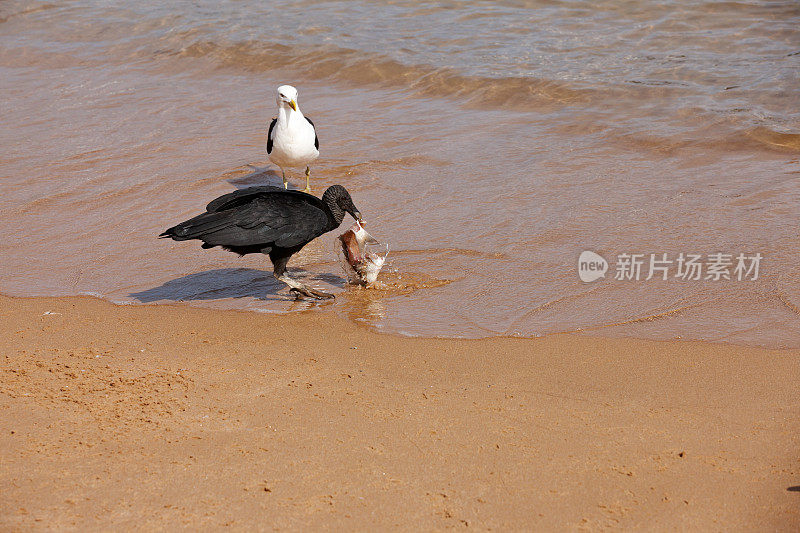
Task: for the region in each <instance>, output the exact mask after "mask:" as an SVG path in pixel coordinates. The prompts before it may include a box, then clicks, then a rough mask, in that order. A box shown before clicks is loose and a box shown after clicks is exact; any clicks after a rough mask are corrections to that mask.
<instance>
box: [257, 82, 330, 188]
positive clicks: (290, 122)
mask: <svg viewBox="0 0 800 533" xmlns="http://www.w3.org/2000/svg"><path fill="white" fill-rule="evenodd" d="M276 101H277V102H278V117H277V118H273V119H272V122H270V124H269V132H268V133H267V154H268V155H269V160H270V161H272V162H273V163H275V164H276V165H278V166H279V167H280V169H281V174H282V175H283V188H284V189H287V188H288V183H287V181H286V169H287V168H294V167H300V168H302V167H306V188H305V189H304V190H303V192H307V193H310V192H311V186H310V185H309V177H310V176H311V169H310V168H309V166H308V165H309V164H310V163H311V162H312V161H314V160H315V159H316V158H317V157H319V139H318V138H317V131H316V129H315V128H314V123H313V122H311V119H309V118H308V117H305V116H303V113H302V112H301V111H300V108H299V107H298V105H297V89H295V88H294V87H292V86H291V85H281V86H280V87H278V94H277V98H276Z"/></svg>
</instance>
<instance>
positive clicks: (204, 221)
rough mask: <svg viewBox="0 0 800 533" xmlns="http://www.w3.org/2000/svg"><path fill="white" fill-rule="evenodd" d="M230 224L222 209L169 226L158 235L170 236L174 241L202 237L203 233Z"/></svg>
mask: <svg viewBox="0 0 800 533" xmlns="http://www.w3.org/2000/svg"><path fill="white" fill-rule="evenodd" d="M230 224H231V219H230V216H229V214H228V213H226V212H224V211H223V212H221V213H203V214H202V215H198V216H196V217H194V218H190V219H189V220H187V221H186V222H181V223H180V224H178V225H177V226H173V227H171V228H169V229H168V230H166V231H165V232H164V233H162V234H161V235H159V237H161V238H171V239H174V240H176V241H187V240H189V239H203V237H204V236H205V235H208V234H210V233H214V232H217V231H219V230H222V229H225V228H227V227H228V226H230Z"/></svg>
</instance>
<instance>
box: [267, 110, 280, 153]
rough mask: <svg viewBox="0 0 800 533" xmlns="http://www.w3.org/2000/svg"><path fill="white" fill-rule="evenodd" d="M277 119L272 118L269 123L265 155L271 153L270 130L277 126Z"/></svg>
mask: <svg viewBox="0 0 800 533" xmlns="http://www.w3.org/2000/svg"><path fill="white" fill-rule="evenodd" d="M277 122H278V119H277V118H273V119H272V122H270V123H269V131H268V132H267V153H268V154H271V153H272V130H273V129H274V128H275V124H277Z"/></svg>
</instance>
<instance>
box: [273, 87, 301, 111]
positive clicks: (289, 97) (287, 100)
mask: <svg viewBox="0 0 800 533" xmlns="http://www.w3.org/2000/svg"><path fill="white" fill-rule="evenodd" d="M277 102H278V107H284V108H285V107H290V108H292V109H293V110H294V111H297V89H295V88H294V87H292V86H291V85H281V86H280V87H278V96H277Z"/></svg>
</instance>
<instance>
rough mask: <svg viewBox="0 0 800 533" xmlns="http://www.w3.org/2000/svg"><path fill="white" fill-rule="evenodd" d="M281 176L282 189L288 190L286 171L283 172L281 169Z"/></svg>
mask: <svg viewBox="0 0 800 533" xmlns="http://www.w3.org/2000/svg"><path fill="white" fill-rule="evenodd" d="M281 175H282V176H283V188H284V189H288V188H289V182H288V181H286V171H285V170H283V169H282V168H281Z"/></svg>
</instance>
